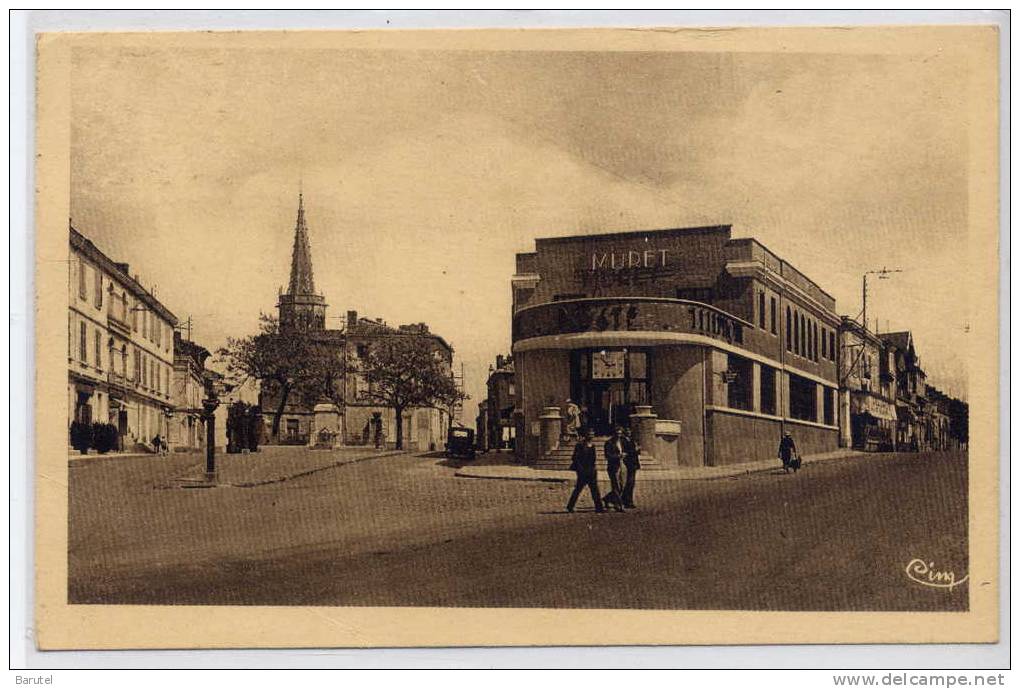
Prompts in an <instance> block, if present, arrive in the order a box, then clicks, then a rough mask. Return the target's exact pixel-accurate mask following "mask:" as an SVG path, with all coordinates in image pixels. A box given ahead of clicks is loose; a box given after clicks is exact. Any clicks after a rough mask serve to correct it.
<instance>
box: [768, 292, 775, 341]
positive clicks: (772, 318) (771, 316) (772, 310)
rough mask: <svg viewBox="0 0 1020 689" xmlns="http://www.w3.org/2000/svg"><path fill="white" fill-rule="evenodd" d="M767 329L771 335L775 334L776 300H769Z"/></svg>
mask: <svg viewBox="0 0 1020 689" xmlns="http://www.w3.org/2000/svg"><path fill="white" fill-rule="evenodd" d="M769 329H770V330H771V331H772V334H773V335H776V334H777V331H776V298H775V297H770V298H769Z"/></svg>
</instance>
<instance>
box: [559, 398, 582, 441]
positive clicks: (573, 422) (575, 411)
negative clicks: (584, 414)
mask: <svg viewBox="0 0 1020 689" xmlns="http://www.w3.org/2000/svg"><path fill="white" fill-rule="evenodd" d="M563 415H564V416H565V417H566V418H567V437H568V438H573V439H578V438H579V433H580V430H581V408H580V407H579V406H577V404H576V403H575V402H574V401H573V400H572V399H569V398H568V399H567V406H566V409H564V412H563Z"/></svg>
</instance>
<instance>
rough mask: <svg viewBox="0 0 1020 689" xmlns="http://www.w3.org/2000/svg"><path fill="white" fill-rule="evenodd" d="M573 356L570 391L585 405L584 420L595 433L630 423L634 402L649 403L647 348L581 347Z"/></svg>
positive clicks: (574, 397) (605, 432)
mask: <svg viewBox="0 0 1020 689" xmlns="http://www.w3.org/2000/svg"><path fill="white" fill-rule="evenodd" d="M571 359H572V361H571V395H572V397H573V399H575V400H579V401H580V403H581V404H582V405H583V406H584V410H583V411H584V413H585V416H586V418H585V419H584V422H585V423H587V424H588V425H589V426H590V427H591V429H592V430H593V431H594V432H595V434H596V435H609V434H610V433H611V432H612V429H613V426H615V425H618V424H619V425H622V426H627V425H628V424H629V423H630V415H631V413H632V412H633V410H634V406H635V405H638V404H647V403H648V392H647V391H648V379H649V366H648V354H647V352H645V351H643V350H629V351H628V350H627V349H600V350H578V351H575V352H573V353H572V357H571Z"/></svg>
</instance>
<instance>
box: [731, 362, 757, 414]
mask: <svg viewBox="0 0 1020 689" xmlns="http://www.w3.org/2000/svg"><path fill="white" fill-rule="evenodd" d="M752 366H753V364H752V363H751V360H750V359H745V358H744V357H742V356H736V355H735V354H730V355H728V356H727V357H726V376H727V378H726V406H727V407H729V408H730V409H746V410H748V411H750V409H751V383H752V381H751V377H752V374H751V368H752Z"/></svg>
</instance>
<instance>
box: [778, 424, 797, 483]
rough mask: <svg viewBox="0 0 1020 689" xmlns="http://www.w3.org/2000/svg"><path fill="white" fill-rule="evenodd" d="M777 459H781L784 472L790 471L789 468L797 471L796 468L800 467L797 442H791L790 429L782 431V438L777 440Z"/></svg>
mask: <svg viewBox="0 0 1020 689" xmlns="http://www.w3.org/2000/svg"><path fill="white" fill-rule="evenodd" d="M779 459H781V460H783V471H785V472H786V473H790V469H793V472H794V473H797V469H799V468H800V456H799V455H798V454H797V444H796V443H795V442H793V435H792V434H791V433H790V431H786V432H785V433H783V439H782V440H780V441H779Z"/></svg>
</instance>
